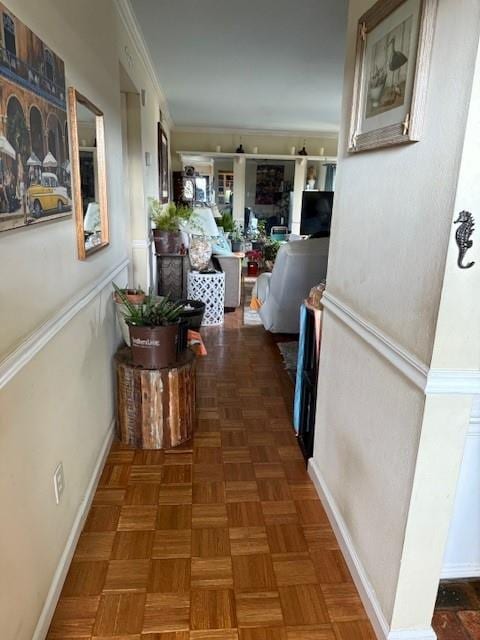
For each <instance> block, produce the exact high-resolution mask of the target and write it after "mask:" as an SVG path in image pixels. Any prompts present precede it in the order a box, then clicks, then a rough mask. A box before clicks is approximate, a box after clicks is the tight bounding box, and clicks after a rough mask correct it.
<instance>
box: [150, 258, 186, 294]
mask: <svg viewBox="0 0 480 640" xmlns="http://www.w3.org/2000/svg"><path fill="white" fill-rule="evenodd" d="M156 257H157V283H158V284H157V292H158V295H159V296H166V295H168V296H170V298H171V299H172V300H182V299H184V298H186V297H187V273H188V270H189V269H190V260H189V259H188V255H185V256H182V255H178V254H173V253H167V254H160V253H157V254H156Z"/></svg>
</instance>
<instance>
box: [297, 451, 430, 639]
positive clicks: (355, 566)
mask: <svg viewBox="0 0 480 640" xmlns="http://www.w3.org/2000/svg"><path fill="white" fill-rule="evenodd" d="M308 473H309V475H310V477H311V479H312V481H313V484H314V485H315V488H316V490H317V493H318V495H319V497H320V500H321V501H322V504H323V506H324V508H325V511H326V513H327V516H328V519H329V521H330V524H331V526H332V529H333V531H334V533H335V536H336V538H337V541H338V543H339V545H340V548H341V550H342V553H343V556H344V558H345V561H346V563H347V565H348V568H349V569H350V573H351V574H352V578H353V581H354V583H355V586H356V587H357V590H358V593H359V595H360V598H361V600H362V603H363V606H364V607H365V611H366V612H367V615H368V617H369V619H370V622H371V623H372V626H373V630H374V631H375V634H376V636H377V638H378V639H379V640H436V634H435V632H434V631H433V629H432V628H431V627H428V628H427V629H400V630H396V631H390V627H389V624H388V622H387V620H386V618H385V616H384V614H383V611H382V609H381V607H380V604H379V602H378V599H377V596H376V593H375V590H374V588H373V587H372V585H371V584H370V581H369V579H368V576H367V573H366V571H365V569H364V567H363V565H362V562H361V560H360V558H359V557H358V554H357V552H356V550H355V547H354V544H353V541H352V539H351V537H350V533H349V531H348V528H347V525H346V523H345V521H344V519H343V517H342V514H341V513H340V510H339V508H338V506H337V504H336V502H335V499H334V498H333V496H332V494H331V493H330V491H329V489H328V487H327V485H326V483H325V480H324V479H323V476H322V474H321V472H320V469H319V468H318V466H317V464H316V462H315V460H314V459H313V458H310V460H309V461H308Z"/></svg>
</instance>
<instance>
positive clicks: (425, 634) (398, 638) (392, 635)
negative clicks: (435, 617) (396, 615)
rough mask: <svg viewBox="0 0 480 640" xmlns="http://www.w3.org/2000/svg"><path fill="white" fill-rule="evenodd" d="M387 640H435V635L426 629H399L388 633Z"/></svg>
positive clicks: (429, 629) (432, 631) (430, 628)
mask: <svg viewBox="0 0 480 640" xmlns="http://www.w3.org/2000/svg"><path fill="white" fill-rule="evenodd" d="M388 640H437V634H436V633H435V631H434V630H433V629H432V627H428V628H427V629H399V630H398V631H390V632H389V634H388Z"/></svg>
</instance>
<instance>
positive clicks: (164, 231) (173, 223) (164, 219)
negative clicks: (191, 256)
mask: <svg viewBox="0 0 480 640" xmlns="http://www.w3.org/2000/svg"><path fill="white" fill-rule="evenodd" d="M192 215H193V209H192V208H191V207H187V206H186V205H177V204H175V203H174V202H169V203H168V204H162V203H161V202H160V200H156V199H155V198H151V199H150V218H151V220H152V223H153V224H154V229H153V240H154V242H155V251H156V252H157V253H159V254H165V253H174V254H179V253H180V251H181V247H182V233H181V229H182V226H183V225H185V224H186V223H187V222H188V221H189V220H190V219H191V217H192Z"/></svg>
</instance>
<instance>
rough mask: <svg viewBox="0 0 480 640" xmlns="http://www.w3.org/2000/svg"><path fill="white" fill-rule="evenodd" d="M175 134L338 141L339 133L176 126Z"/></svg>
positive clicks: (174, 128)
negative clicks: (260, 136)
mask: <svg viewBox="0 0 480 640" xmlns="http://www.w3.org/2000/svg"><path fill="white" fill-rule="evenodd" d="M172 131H173V133H212V134H215V133H216V134H230V135H239V136H259V135H262V136H282V137H288V138H318V139H324V140H337V139H338V132H337V131H290V130H287V129H285V130H283V129H247V128H245V129H241V128H235V127H197V126H194V125H192V126H177V125H174V126H173V129H172Z"/></svg>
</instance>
